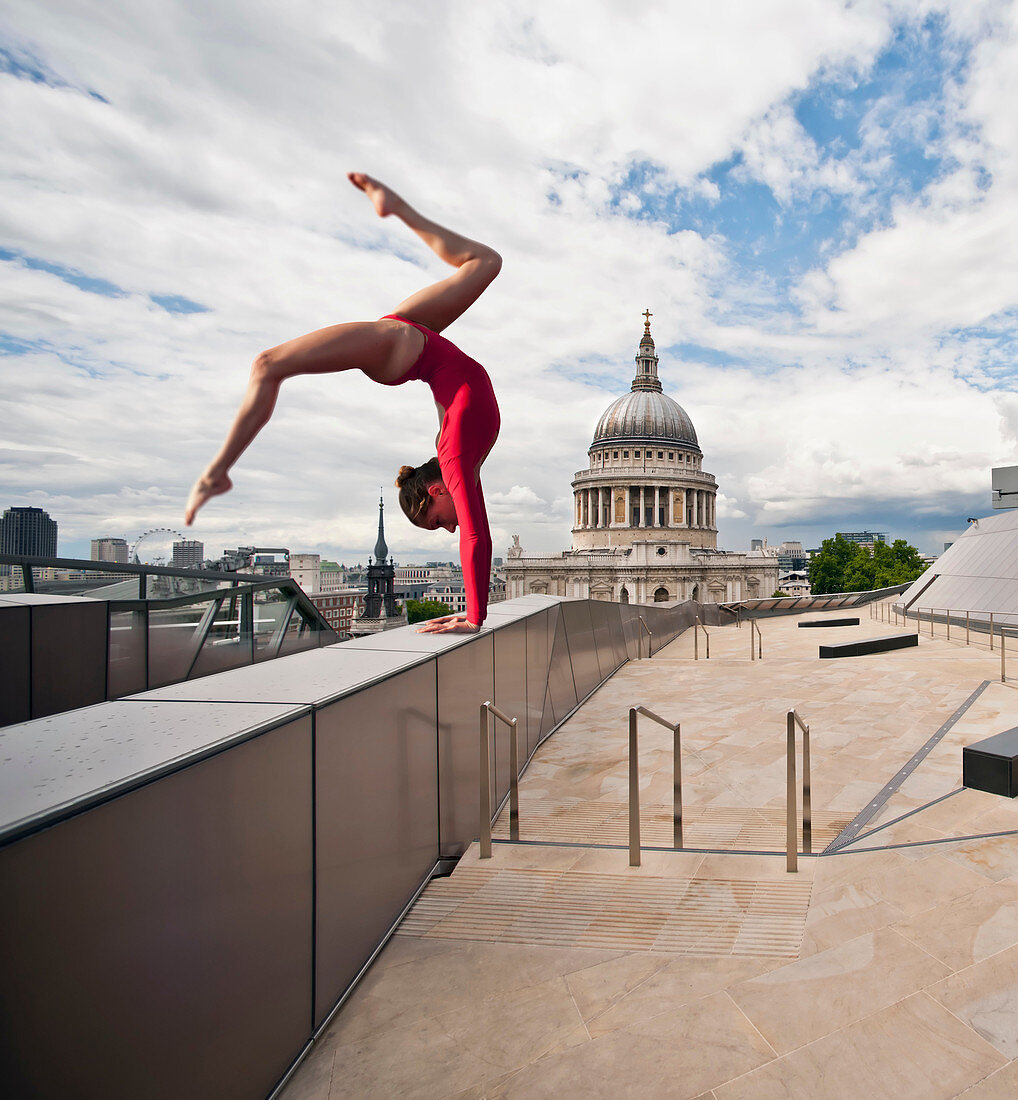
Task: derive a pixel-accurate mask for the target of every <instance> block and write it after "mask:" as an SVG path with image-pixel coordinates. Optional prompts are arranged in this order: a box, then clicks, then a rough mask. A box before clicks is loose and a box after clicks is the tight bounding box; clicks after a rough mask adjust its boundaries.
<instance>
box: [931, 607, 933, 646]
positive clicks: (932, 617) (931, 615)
mask: <svg viewBox="0 0 1018 1100" xmlns="http://www.w3.org/2000/svg"><path fill="white" fill-rule="evenodd" d="M930 637H931V638H932V637H933V608H932V607H931V608H930Z"/></svg>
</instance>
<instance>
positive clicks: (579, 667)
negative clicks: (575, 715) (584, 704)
mask: <svg viewBox="0 0 1018 1100" xmlns="http://www.w3.org/2000/svg"><path fill="white" fill-rule="evenodd" d="M562 618H563V620H564V622H565V629H566V638H567V639H568V643H569V658H570V662H571V664H572V669H573V684H574V686H575V690H576V701H577V702H579V700H580V699H586V697H587V696H588V695H589V694H590V693H591V692H592V691H593V690H594V688H596V687H597V685H598V684H599V683H600V682H601V670H600V668H599V666H598V663H597V642H596V641H595V639H594V626H593V623H592V621H591V617H590V601H589V600H577V601H575V602H573V603H566V604H563V605H562ZM573 705H574V706H575V705H576V704H575V703H574V704H573ZM570 709H571V708H570Z"/></svg>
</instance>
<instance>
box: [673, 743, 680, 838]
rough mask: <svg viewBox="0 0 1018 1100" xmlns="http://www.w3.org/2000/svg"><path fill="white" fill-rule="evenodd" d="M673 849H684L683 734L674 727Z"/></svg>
mask: <svg viewBox="0 0 1018 1100" xmlns="http://www.w3.org/2000/svg"><path fill="white" fill-rule="evenodd" d="M672 847H673V848H681V847H682V734H681V730H680V727H679V723H678V722H676V723H675V725H674V726H673V727H672Z"/></svg>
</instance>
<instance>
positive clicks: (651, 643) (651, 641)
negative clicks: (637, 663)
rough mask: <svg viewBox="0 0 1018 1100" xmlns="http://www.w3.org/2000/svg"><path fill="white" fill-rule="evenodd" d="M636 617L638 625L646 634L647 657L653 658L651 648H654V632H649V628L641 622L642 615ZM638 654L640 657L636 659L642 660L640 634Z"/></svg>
mask: <svg viewBox="0 0 1018 1100" xmlns="http://www.w3.org/2000/svg"><path fill="white" fill-rule="evenodd" d="M636 617H637V618H638V619H639V620H640V625H641V626H642V627H643V629H644V630H646V632H647V639H648V641H647V656H648V657H651V656H653V652H654V648H653V647H654V631H653V630H651V629H650V627H649V626H647V624H646V623H645V622H644V621H643V616H642V615H637V616H636ZM638 652H639V654H640V657H638V658H637V660H642V659H643V635H642V634H641V635H640V643H639V646H638Z"/></svg>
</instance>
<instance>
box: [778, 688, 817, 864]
mask: <svg viewBox="0 0 1018 1100" xmlns="http://www.w3.org/2000/svg"><path fill="white" fill-rule="evenodd" d="M796 725H798V727H799V729H801V730H802V850H803V854H805V855H811V854H812V852H813V797H812V791H811V781H810V759H809V726H808V725H806V723H805V722H803V720H802V719H801V718H800V717H799V715H798V714H797V713H796V711H795V709H794V708H793V709H792V710H790V711H789V712H788V714H787V715H786V717H785V754H786V782H785V869H786V870H787V871H789V872H793V871H798V869H799V856H798V845H797V843H796V840H797V838H796V820H795V819H796V807H795V727H796Z"/></svg>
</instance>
